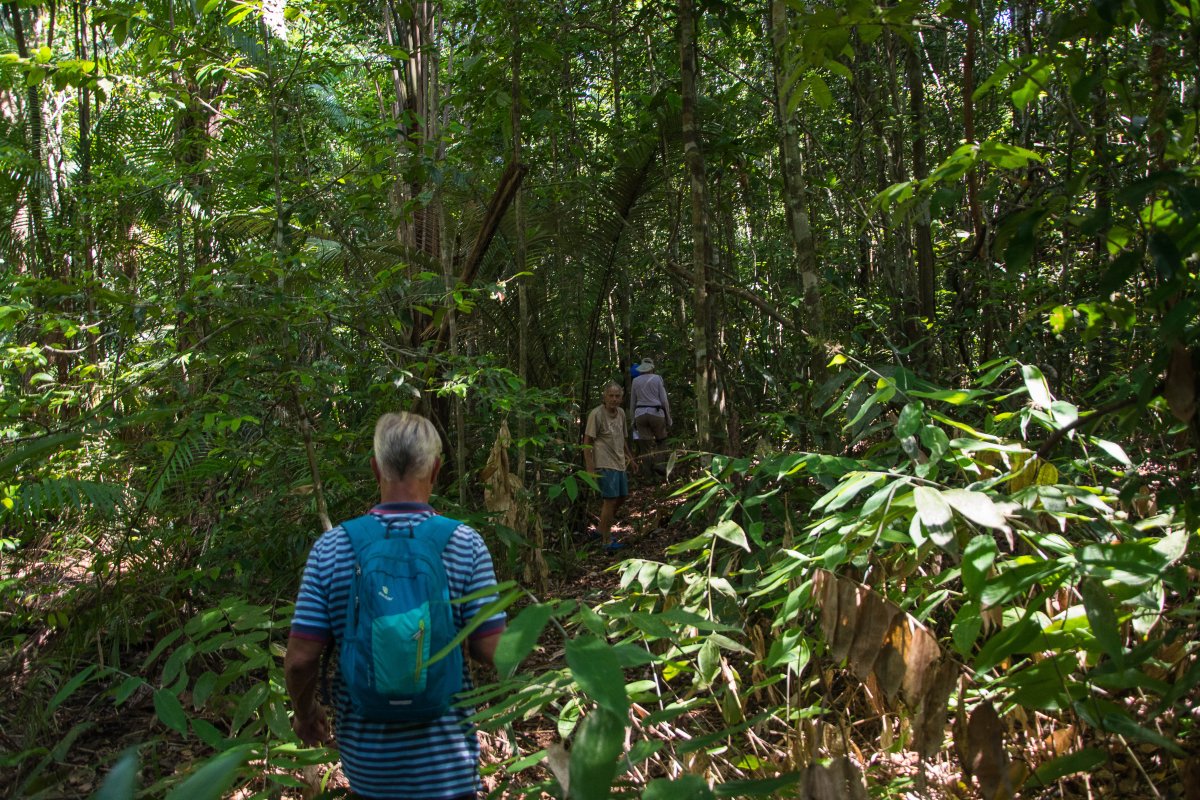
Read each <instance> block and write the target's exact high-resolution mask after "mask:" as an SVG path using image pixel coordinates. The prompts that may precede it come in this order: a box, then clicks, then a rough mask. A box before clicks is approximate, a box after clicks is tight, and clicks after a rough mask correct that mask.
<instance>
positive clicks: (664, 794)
mask: <svg viewBox="0 0 1200 800" xmlns="http://www.w3.org/2000/svg"><path fill="white" fill-rule="evenodd" d="M714 796H715V795H713V793H712V789H709V788H708V783H707V782H706V781H705V780H704V778H702V777H700V776H699V775H683V776H680V777H678V778H676V779H675V780H671V779H669V778H655V779H654V780H652V781H650V783H648V784H646V789H645V791H643V792H642V800H712V798H713V797H714Z"/></svg>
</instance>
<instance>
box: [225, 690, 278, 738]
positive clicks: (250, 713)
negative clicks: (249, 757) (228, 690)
mask: <svg viewBox="0 0 1200 800" xmlns="http://www.w3.org/2000/svg"><path fill="white" fill-rule="evenodd" d="M268 692H269V688H268V685H267V683H266V682H262V683H256V684H254V685H253V686H251V687H250V688H249V689H248V690H247V691H246V693H245V694H243V695H242V696H241V698H240V699H239V700H238V704H237V707H236V708H234V710H233V718H232V719H231V720H230V723H229V725H230V729H231V730H232V731H233V732H234V733H237V732H238V731H240V730H241V729H242V726H243V725H245V724H246V723H247V722H248V721H249V720H250V719H251V718H252V717H254V715H255V714H256V713H257V711H258V709H259V708H260V707H261V706H262V704H263V703H265V702H266V701H267V695H268Z"/></svg>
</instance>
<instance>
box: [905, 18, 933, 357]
mask: <svg viewBox="0 0 1200 800" xmlns="http://www.w3.org/2000/svg"><path fill="white" fill-rule="evenodd" d="M917 47H918V41H915V40H914V41H912V42H909V45H908V92H909V94H908V103H909V111H910V114H911V117H912V119H911V125H912V134H911V139H912V170H913V177H914V178H916V179H917V180H923V179H924V178H925V177H926V176H927V175H928V169H927V168H926V165H925V147H926V143H925V77H924V73H923V68H922V64H921V58H920V54H919V53H918V51H917ZM930 227H931V224H930V214H929V198H928V197H925V198H924V199H922V201H921V202H920V203H919V204H918V206H917V212H916V219H915V220H914V223H913V238H914V239H915V240H916V241H915V244H916V251H917V308H918V312H919V313H920V315H921V316H922V317H923V318H924V319H925V321H926V322H927V323H928V322H933V320H934V317H935V315H936V314H937V308H936V298H935V296H934V273H933V269H934V267H933V235H932V232H931V230H930ZM922 349H923V350H924V352H925V353H926V354H928V353H930V352H932V350H931V348H929V347H925V346H923V347H922Z"/></svg>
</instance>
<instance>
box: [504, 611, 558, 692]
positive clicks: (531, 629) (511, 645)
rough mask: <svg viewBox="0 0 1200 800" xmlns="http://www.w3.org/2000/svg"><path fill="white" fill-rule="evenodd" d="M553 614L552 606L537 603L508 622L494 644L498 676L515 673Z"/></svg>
mask: <svg viewBox="0 0 1200 800" xmlns="http://www.w3.org/2000/svg"><path fill="white" fill-rule="evenodd" d="M553 615H554V607H553V606H551V605H548V604H546V603H539V604H537V605H533V606H528V607H527V608H525V609H523V610H522V611H521V613H520V614H518V615H517V618H516V619H514V620H513V621H512V622H511V623H509V625H508V629H507V630H505V631H504V634H503V635H502V636H501V637H500V642H499V644H497V645H496V655H495V664H496V672H497V673H499V675H500V677H502V678H511V677H512V676H513V675H514V674H515V673H516V671H517V667H519V666H520V665H521V662H522V661H524V660H525V657H526V656H528V655H529V653H530V652H532V650H533V648H534V647H535V646H536V645H537V643H538V639H539V638H540V637H541V635H542V631H543V630H545V628H546V624H547V623H549V622H550V617H552V616H553Z"/></svg>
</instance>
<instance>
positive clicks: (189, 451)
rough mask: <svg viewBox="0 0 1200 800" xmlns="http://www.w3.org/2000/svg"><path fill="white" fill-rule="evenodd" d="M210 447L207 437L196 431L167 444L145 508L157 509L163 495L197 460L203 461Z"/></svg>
mask: <svg viewBox="0 0 1200 800" xmlns="http://www.w3.org/2000/svg"><path fill="white" fill-rule="evenodd" d="M210 447H211V443H210V442H209V438H208V436H207V435H206V434H203V433H200V432H198V431H192V432H189V433H187V434H185V435H184V436H183V438H181V439H178V440H176V441H173V442H170V443H168V446H167V451H166V459H165V460H164V461H163V464H162V466H161V467H160V468H159V469H158V470H157V472H156V473H155V475H156V478H155V480H154V483H153V485H152V486H151V487H150V493H149V494H148V495H147V497H146V507H147V508H149V509H155V508H158V504H159V503H160V502H162V497H163V493H164V492H165V491H166V490H167V489H169V488H171V487H172V486H174V485H175V484H176V483H178V482H179V480H180V478H181V477H183V476H185V475H186V474H187V472H188V470H189V469H190V468H191V467H192V465H193V464H194V463H196V461H197V459H203V458H204V457H205V456H206V455H207V454H208V451H209V448H210Z"/></svg>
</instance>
